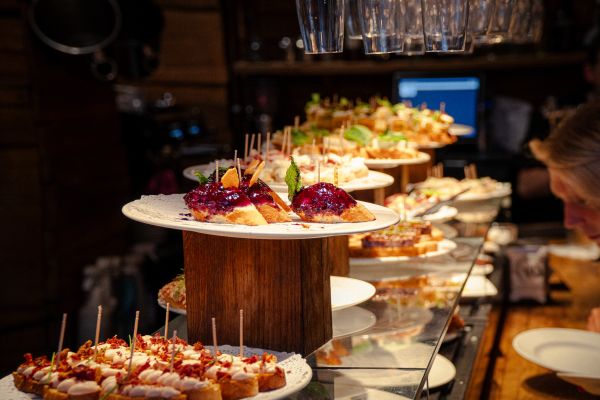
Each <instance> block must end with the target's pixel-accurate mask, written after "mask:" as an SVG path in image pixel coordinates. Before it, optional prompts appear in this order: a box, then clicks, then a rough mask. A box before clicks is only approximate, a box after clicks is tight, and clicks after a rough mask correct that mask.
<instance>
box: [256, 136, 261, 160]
mask: <svg viewBox="0 0 600 400" xmlns="http://www.w3.org/2000/svg"><path fill="white" fill-rule="evenodd" d="M256 135H257V136H258V137H257V139H258V140H257V145H258V146H256V149H257V150H258V155H259V156H260V155H261V154H262V147H261V146H260V145H261V144H262V143H261V141H262V133H257V134H256Z"/></svg>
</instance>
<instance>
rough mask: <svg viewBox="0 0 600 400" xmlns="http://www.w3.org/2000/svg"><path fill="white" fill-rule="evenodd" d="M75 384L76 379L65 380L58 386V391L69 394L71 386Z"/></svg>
mask: <svg viewBox="0 0 600 400" xmlns="http://www.w3.org/2000/svg"><path fill="white" fill-rule="evenodd" d="M74 384H75V378H69V379H65V380H64V381H62V382H61V383H59V384H58V387H57V388H56V390H58V391H59V392H63V393H67V392H68V391H69V389H71V386H73V385H74Z"/></svg>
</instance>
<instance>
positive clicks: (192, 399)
mask: <svg viewBox="0 0 600 400" xmlns="http://www.w3.org/2000/svg"><path fill="white" fill-rule="evenodd" d="M185 394H186V395H187V400H221V398H222V396H221V387H220V386H219V385H217V384H214V383H211V384H209V385H208V386H207V387H205V388H202V389H196V390H190V391H189V392H185Z"/></svg>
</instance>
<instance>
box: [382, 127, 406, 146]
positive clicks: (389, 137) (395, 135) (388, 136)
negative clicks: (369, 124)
mask: <svg viewBox="0 0 600 400" xmlns="http://www.w3.org/2000/svg"><path fill="white" fill-rule="evenodd" d="M378 139H379V140H380V141H382V142H392V143H398V142H401V141H403V140H406V136H404V134H403V133H401V132H394V131H390V130H389V129H388V130H387V131H385V133H384V134H383V135H381V136H379V137H378Z"/></svg>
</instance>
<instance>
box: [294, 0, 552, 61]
mask: <svg viewBox="0 0 600 400" xmlns="http://www.w3.org/2000/svg"><path fill="white" fill-rule="evenodd" d="M296 10H297V12H298V22H299V24H300V33H301V35H302V40H303V41H304V49H305V52H306V53H307V54H322V53H339V52H341V51H343V46H344V25H345V31H346V35H347V36H348V37H349V38H350V39H355V40H362V42H363V45H364V49H365V54H383V53H397V54H403V55H418V54H424V53H426V52H428V53H429V52H432V53H459V52H462V53H470V52H472V51H473V49H474V47H475V46H482V45H490V44H497V43H516V44H525V43H538V42H539V41H540V39H541V35H542V28H543V17H544V7H543V0H296Z"/></svg>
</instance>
